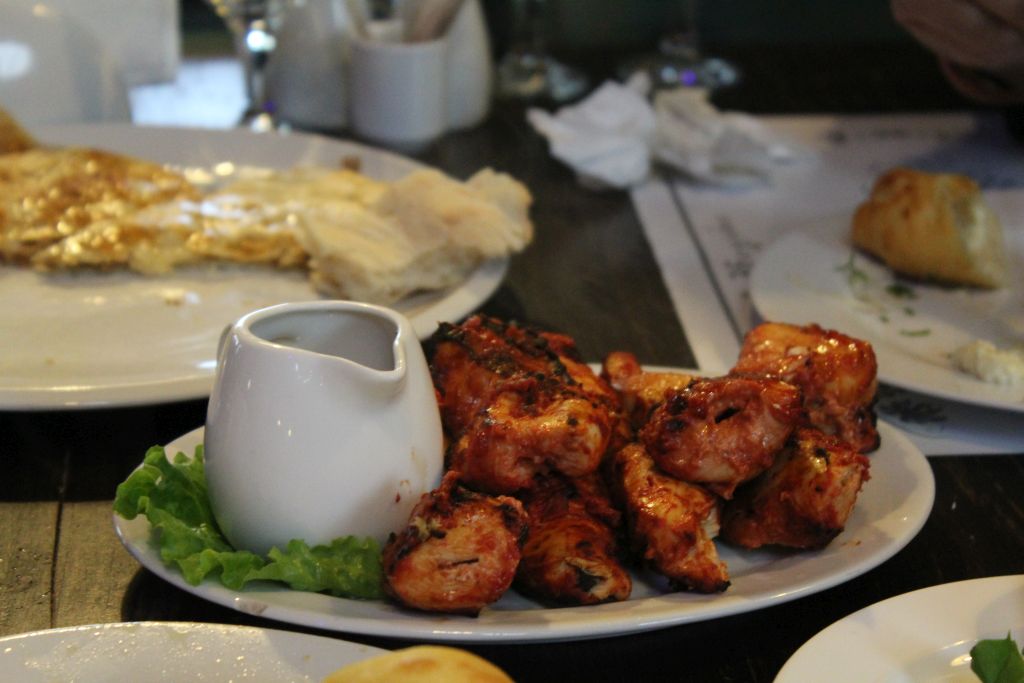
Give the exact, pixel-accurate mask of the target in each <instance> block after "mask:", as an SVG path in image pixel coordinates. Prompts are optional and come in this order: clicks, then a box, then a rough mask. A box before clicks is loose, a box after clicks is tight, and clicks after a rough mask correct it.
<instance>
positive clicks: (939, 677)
mask: <svg viewBox="0 0 1024 683" xmlns="http://www.w3.org/2000/svg"><path fill="white" fill-rule="evenodd" d="M1007 633H1012V635H1013V636H1014V637H1015V639H1016V641H1017V642H1018V643H1020V642H1021V639H1022V638H1024V575H1021V574H1017V575H1014V576H999V577H992V578H986V579H972V580H970V581H958V582H956V583H946V584H942V585H939V586H931V587H929V588H922V589H921V590H917V591H913V592H911V593H905V594H903V595H898V596H896V597H894V598H889V599H888V600H883V601H881V602H878V603H875V604H874V605H871V606H870V607H865V608H864V609H862V610H860V611H858V612H854V613H853V614H851V615H849V616H847V617H845V618H843V619H840V620H839V621H837V622H836V623H834V624H832V625H831V626H829V627H828V628H826V629H824V630H823V631H821V632H820V633H819V634H817V635H816V636H814V637H813V638H811V639H810V640H808V641H807V642H806V643H805V644H804V645H803V646H802V647H801V648H800V649H799V650H797V651H796V653H795V654H794V655H793V656H792V657H791V658H790V659H789V661H787V662H786V664H785V665H784V666H783V667H782V670H781V671H779V675H778V676H777V677H776V679H775V683H806V682H807V681H817V680H822V676H823V672H828V673H827V676H825V678H827V679H828V680H829V681H831V682H832V683H864V682H865V681H872V682H874V683H909V682H911V681H913V682H914V683H940V681H941V683H978V678H977V676H975V675H974V673H972V672H971V657H970V651H971V648H972V647H974V644H975V643H976V642H977V641H979V640H982V639H986V638H1005V637H1006V634H1007Z"/></svg>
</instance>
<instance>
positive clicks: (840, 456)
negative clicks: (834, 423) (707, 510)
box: [722, 428, 869, 548]
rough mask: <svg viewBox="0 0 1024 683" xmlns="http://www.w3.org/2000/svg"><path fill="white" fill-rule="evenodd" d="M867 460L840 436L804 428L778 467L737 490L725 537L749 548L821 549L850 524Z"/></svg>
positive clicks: (724, 524)
mask: <svg viewBox="0 0 1024 683" xmlns="http://www.w3.org/2000/svg"><path fill="white" fill-rule="evenodd" d="M868 472H869V461H868V458H867V457H866V456H864V455H862V454H860V453H858V452H857V451H855V450H854V449H853V448H851V447H850V446H849V445H848V444H847V443H846V442H844V441H842V440H840V439H839V438H838V437H835V436H831V435H827V434H823V433H822V432H820V431H818V430H817V429H809V428H800V429H798V430H797V431H796V433H795V435H794V436H793V438H792V439H791V440H790V442H789V444H788V445H787V446H786V448H785V449H783V451H782V453H780V454H779V456H778V458H776V461H775V464H774V465H773V466H772V467H771V469H769V470H768V471H767V472H765V473H764V474H762V475H761V476H760V477H758V478H757V479H755V480H754V481H752V482H750V483H749V484H746V485H744V486H742V487H740V489H739V490H738V491H737V492H736V497H735V498H734V499H733V500H731V501H729V502H728V503H726V504H725V508H724V510H723V513H722V538H724V539H726V540H728V541H729V542H731V543H735V544H737V545H741V546H744V547H747V548H758V547H760V546H763V545H780V546H788V547H793V548H821V547H824V546H826V545H828V544H829V542H830V541H831V540H832V539H833V538H835V537H836V535H837V534H839V532H841V531H842V530H843V527H844V526H845V525H846V520H847V519H848V518H849V516H850V512H851V511H852V510H853V505H854V503H855V502H856V501H857V494H858V492H859V491H860V488H861V485H862V484H863V483H864V482H865V481H867V479H868Z"/></svg>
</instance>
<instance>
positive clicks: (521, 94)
mask: <svg viewBox="0 0 1024 683" xmlns="http://www.w3.org/2000/svg"><path fill="white" fill-rule="evenodd" d="M544 6H545V2H544V0H514V1H513V2H512V12H513V16H512V35H511V41H510V46H509V49H508V51H507V52H506V53H505V55H504V56H503V57H502V58H501V61H500V62H499V63H498V94H499V95H501V96H504V97H510V98H532V97H542V96H546V97H549V98H551V99H552V100H555V101H556V102H561V101H565V100H571V99H573V98H575V97H576V96H578V95H580V94H582V93H583V92H584V91H585V90H586V89H587V87H588V86H589V79H587V77H586V76H584V75H583V74H582V73H581V72H579V71H578V70H576V69H574V68H573V67H571V66H569V65H567V64H563V63H562V62H560V61H558V60H556V59H554V58H553V57H552V56H551V55H549V54H548V52H547V46H546V45H545V41H544V32H543V29H542V26H541V24H542V23H543V14H544Z"/></svg>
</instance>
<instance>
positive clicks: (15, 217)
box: [0, 147, 200, 262]
mask: <svg viewBox="0 0 1024 683" xmlns="http://www.w3.org/2000/svg"><path fill="white" fill-rule="evenodd" d="M199 196H200V193H199V191H198V190H197V189H196V188H195V187H194V186H193V185H192V184H191V183H189V182H188V180H187V179H186V178H185V177H184V176H183V175H182V174H180V173H177V172H176V171H172V170H170V169H168V168H165V167H164V166H161V165H160V164H155V163H152V162H149V161H143V160H141V159H135V158H133V157H130V156H125V155H122V154H112V153H109V152H103V151H100V150H95V149H84V148H74V147H69V148H62V149H46V148H41V147H40V148H34V149H29V150H26V151H23V152H19V153H10V154H0V257H2V258H3V259H5V260H8V261H17V262H25V261H28V260H29V259H30V258H31V257H32V256H33V255H34V254H35V253H36V252H38V251H41V250H43V249H45V248H47V247H49V246H50V245H52V244H54V243H56V242H59V241H60V240H63V239H64V238H66V237H68V236H69V235H73V234H74V233H76V232H78V231H80V230H84V229H86V228H88V227H89V226H90V225H92V224H94V223H99V222H106V223H107V224H108V225H109V224H114V225H117V224H120V223H121V222H123V221H125V220H127V219H128V218H129V217H130V216H131V215H132V214H134V213H136V212H137V211H139V210H140V209H142V208H145V207H147V206H152V205H154V204H161V203H164V202H167V201H170V200H172V199H180V198H188V199H198V198H199Z"/></svg>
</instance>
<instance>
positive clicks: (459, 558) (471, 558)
mask: <svg viewBox="0 0 1024 683" xmlns="http://www.w3.org/2000/svg"><path fill="white" fill-rule="evenodd" d="M458 479H459V474H458V472H453V471H449V472H448V473H447V474H445V476H444V478H443V479H442V481H441V485H440V486H439V487H438V488H437V489H435V490H434V491H432V492H430V493H427V494H424V496H423V498H422V499H421V500H420V502H419V503H417V505H416V507H415V508H414V509H413V512H412V515H411V516H410V519H409V524H408V526H406V528H405V529H403V530H402V531H401V532H399V533H398V534H395V535H393V536H392V537H391V538H390V539H389V540H388V543H387V544H386V545H385V547H384V552H383V564H384V574H385V590H386V591H387V593H388V594H389V595H391V596H392V597H393V598H395V599H396V600H397V601H398V602H400V603H402V604H403V605H406V606H408V607H413V608H415V609H419V610H425V611H429V612H449V613H456V614H469V615H474V616H475V615H477V614H479V613H480V610H482V609H483V608H484V607H486V606H487V605H489V604H491V603H492V602H494V601H496V600H498V598H500V597H501V596H502V595H504V593H505V591H507V590H508V588H509V586H511V585H512V580H513V579H514V578H515V573H516V567H517V566H518V564H519V559H520V548H521V546H522V543H523V540H524V539H525V537H526V528H527V527H526V523H527V521H526V512H525V511H524V510H523V506H522V504H521V503H520V502H519V501H518V500H516V499H514V498H509V497H506V496H499V497H491V496H485V495H483V494H479V493H475V492H473V491H470V490H468V489H466V488H463V487H462V486H461V485H460V484H459V481H458Z"/></svg>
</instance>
